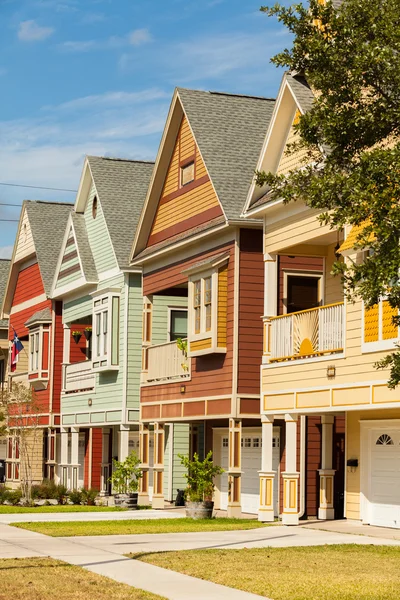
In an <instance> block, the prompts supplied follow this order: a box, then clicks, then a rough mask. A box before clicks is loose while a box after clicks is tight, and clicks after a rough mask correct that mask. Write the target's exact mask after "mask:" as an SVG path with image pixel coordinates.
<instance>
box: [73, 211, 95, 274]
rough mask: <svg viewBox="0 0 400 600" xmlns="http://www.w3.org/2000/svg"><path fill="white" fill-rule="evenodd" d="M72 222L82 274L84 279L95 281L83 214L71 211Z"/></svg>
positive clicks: (93, 265)
mask: <svg viewBox="0 0 400 600" xmlns="http://www.w3.org/2000/svg"><path fill="white" fill-rule="evenodd" d="M72 222H73V225H74V231H75V236H76V244H77V247H78V253H79V258H80V259H81V263H82V268H83V275H84V277H85V279H86V281H90V282H94V281H97V279H98V277H97V270H96V266H95V264H94V259H93V254H92V250H91V248H90V244H89V238H88V235H87V230H86V223H85V217H84V215H83V214H78V213H75V212H73V213H72Z"/></svg>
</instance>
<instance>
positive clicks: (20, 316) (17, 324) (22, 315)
mask: <svg viewBox="0 0 400 600" xmlns="http://www.w3.org/2000/svg"><path fill="white" fill-rule="evenodd" d="M51 306H52V303H51V300H44V301H43V302H39V304H35V305H34V306H31V307H30V308H26V309H25V310H19V311H18V312H11V316H10V326H9V331H8V339H9V340H12V339H13V338H14V329H15V331H16V332H17V334H18V336H19V338H21V339H25V338H26V339H27V336H28V334H29V330H28V329H27V328H26V327H25V323H26V322H27V320H28V319H29V318H30V317H31V316H32V315H34V314H35V313H36V312H38V311H39V310H43V309H45V308H49V309H50V310H51ZM13 328H14V329H13ZM24 345H25V348H26V351H27V352H28V348H27V346H26V344H24Z"/></svg>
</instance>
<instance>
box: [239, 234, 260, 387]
mask: <svg viewBox="0 0 400 600" xmlns="http://www.w3.org/2000/svg"><path fill="white" fill-rule="evenodd" d="M263 311H264V262H263V254H262V231H259V230H254V229H251V230H250V229H242V230H241V231H240V255H239V340H238V352H239V356H238V393H239V394H246V393H247V394H259V393H260V365H261V356H262V352H263V325H262V320H261V317H262V315H263Z"/></svg>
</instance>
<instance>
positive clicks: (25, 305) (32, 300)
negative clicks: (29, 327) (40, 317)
mask: <svg viewBox="0 0 400 600" xmlns="http://www.w3.org/2000/svg"><path fill="white" fill-rule="evenodd" d="M46 300H47V296H46V294H40V296H36V297H35V298H30V299H29V300H25V302H21V303H20V304H15V305H14V306H12V307H11V311H10V316H11V315H15V313H17V312H21V310H26V309H27V308H32V307H33V306H35V305H36V304H40V303H41V302H45V301H46Z"/></svg>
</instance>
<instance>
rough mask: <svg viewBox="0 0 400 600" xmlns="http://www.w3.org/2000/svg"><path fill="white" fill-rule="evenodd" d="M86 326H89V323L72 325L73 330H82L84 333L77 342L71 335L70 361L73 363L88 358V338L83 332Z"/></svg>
mask: <svg viewBox="0 0 400 600" xmlns="http://www.w3.org/2000/svg"><path fill="white" fill-rule="evenodd" d="M85 327H87V325H82V324H80V325H71V332H72V331H80V332H81V333H82V337H81V339H80V340H79V342H78V343H76V342H75V340H74V338H73V337H72V335H71V341H70V347H69V362H71V363H79V362H83V361H84V360H86V338H85V336H84V334H83V331H84V329H85Z"/></svg>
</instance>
